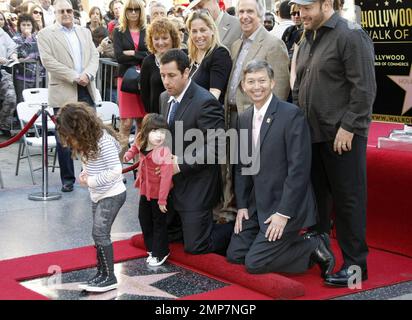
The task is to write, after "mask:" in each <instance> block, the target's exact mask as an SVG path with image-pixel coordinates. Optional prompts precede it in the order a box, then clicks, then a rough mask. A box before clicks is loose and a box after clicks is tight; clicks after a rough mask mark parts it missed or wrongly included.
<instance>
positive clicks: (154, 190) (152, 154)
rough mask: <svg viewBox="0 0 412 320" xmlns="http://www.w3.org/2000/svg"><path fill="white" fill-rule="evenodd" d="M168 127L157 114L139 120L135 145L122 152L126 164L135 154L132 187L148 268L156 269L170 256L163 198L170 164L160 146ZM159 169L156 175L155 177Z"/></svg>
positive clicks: (169, 182) (169, 183)
mask: <svg viewBox="0 0 412 320" xmlns="http://www.w3.org/2000/svg"><path fill="white" fill-rule="evenodd" d="M166 130H168V125H167V122H166V121H165V119H164V118H163V117H162V116H161V115H159V114H157V113H149V114H147V115H146V116H145V117H144V118H143V122H142V127H141V130H140V131H139V133H138V135H137V136H136V141H135V143H134V144H133V145H132V146H131V148H130V149H129V150H128V151H127V152H126V153H125V155H124V159H123V160H124V161H125V162H128V161H130V160H131V159H133V158H134V157H135V156H136V155H137V154H138V155H139V167H138V177H137V179H136V183H135V187H136V188H138V189H139V190H140V202H139V221H140V226H141V228H142V232H143V238H144V242H145V245H146V249H147V250H148V254H149V257H148V258H147V260H146V261H147V262H148V264H149V266H153V267H154V266H160V265H161V264H163V263H164V262H165V261H166V259H167V258H168V257H169V255H170V251H169V243H168V234H167V220H166V218H167V217H166V213H167V207H166V205H167V198H168V195H169V191H170V189H171V188H172V177H173V162H172V160H171V159H172V154H171V152H170V149H169V148H168V147H166V146H164V145H163V144H164V142H165V138H166ZM158 168H160V174H158V172H157V171H158V170H159V169H158Z"/></svg>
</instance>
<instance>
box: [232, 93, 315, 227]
mask: <svg viewBox="0 0 412 320" xmlns="http://www.w3.org/2000/svg"><path fill="white" fill-rule="evenodd" d="M253 112H254V108H253V107H250V108H248V109H247V110H245V112H243V113H242V114H240V115H239V120H238V121H239V122H238V129H239V130H240V129H243V130H247V131H244V132H247V133H248V135H247V139H242V137H241V138H240V139H239V140H240V148H241V150H249V151H250V150H252V144H253V142H252V122H253ZM249 154H250V152H249ZM257 154H259V155H260V158H259V159H257V160H256V161H255V163H256V164H258V167H256V168H255V170H252V171H253V174H246V172H244V171H242V169H243V170H245V169H248V170H250V169H251V167H250V166H249V164H246V163H240V164H238V165H236V170H235V195H236V203H237V207H238V209H242V208H247V209H250V208H254V207H255V206H256V209H257V212H258V220H259V225H260V229H261V230H263V233H264V232H265V231H266V229H267V227H268V224H264V221H265V220H266V219H267V218H269V217H270V216H271V215H272V214H274V213H276V212H279V213H280V214H283V215H285V216H288V217H290V218H291V219H290V220H289V221H288V223H287V225H286V228H285V232H290V231H297V230H300V229H302V228H304V227H309V226H312V225H314V224H315V223H316V202H315V197H314V193H313V190H312V185H311V181H310V172H311V160H312V144H311V140H310V132H309V126H308V124H307V121H306V119H305V116H304V114H303V112H302V110H300V109H299V108H298V107H297V106H295V105H293V104H290V103H287V102H283V101H281V100H279V99H278V98H276V97H275V96H273V98H272V101H271V102H270V104H269V107H268V109H267V111H266V114H265V116H264V118H263V122H262V126H261V129H260V150H259V152H257ZM239 158H240V159H242V158H243V159H244V158H245V157H241V156H239ZM249 173H251V172H249ZM250 211H253V210H250Z"/></svg>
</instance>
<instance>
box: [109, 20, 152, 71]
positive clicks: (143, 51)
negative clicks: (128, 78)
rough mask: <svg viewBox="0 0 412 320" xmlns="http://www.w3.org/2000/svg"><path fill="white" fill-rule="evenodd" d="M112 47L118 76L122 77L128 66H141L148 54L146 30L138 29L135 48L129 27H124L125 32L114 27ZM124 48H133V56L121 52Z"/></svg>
mask: <svg viewBox="0 0 412 320" xmlns="http://www.w3.org/2000/svg"><path fill="white" fill-rule="evenodd" d="M113 47H114V54H115V57H116V60H117V62H118V63H119V77H123V75H124V73H125V72H126V70H127V69H128V68H129V67H131V66H141V65H142V63H143V59H144V58H145V57H146V56H147V55H148V51H147V47H146V30H145V29H142V30H140V37H139V44H138V46H137V49H136V48H135V46H134V42H133V38H132V36H131V34H130V31H129V29H126V31H125V32H120V31H119V29H118V28H116V29H114V30H113ZM125 50H134V51H135V54H134V56H127V55H125V54H123V51H125Z"/></svg>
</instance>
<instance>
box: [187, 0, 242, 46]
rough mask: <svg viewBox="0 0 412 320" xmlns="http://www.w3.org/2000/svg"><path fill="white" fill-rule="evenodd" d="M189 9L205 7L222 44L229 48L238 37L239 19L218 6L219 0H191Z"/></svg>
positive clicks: (239, 31)
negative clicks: (214, 24)
mask: <svg viewBox="0 0 412 320" xmlns="http://www.w3.org/2000/svg"><path fill="white" fill-rule="evenodd" d="M187 8H188V9H189V10H190V9H194V10H198V9H205V10H207V11H209V13H210V15H211V16H212V18H213V20H214V21H215V23H216V26H217V30H218V31H219V37H220V41H221V42H222V44H223V45H224V46H225V47H226V48H227V49H228V50H230V48H231V47H232V44H233V42H235V41H236V40H237V39H239V38H240V35H241V30H240V23H239V19H238V18H236V17H233V16H231V15H230V14H228V13H227V12H225V11H222V10H221V9H220V7H219V0H191V1H190V4H189V6H188V7H187Z"/></svg>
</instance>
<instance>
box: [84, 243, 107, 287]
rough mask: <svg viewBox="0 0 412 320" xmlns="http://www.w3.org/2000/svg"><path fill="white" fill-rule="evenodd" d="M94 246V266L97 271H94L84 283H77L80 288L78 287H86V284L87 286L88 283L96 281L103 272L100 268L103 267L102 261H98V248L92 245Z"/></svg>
mask: <svg viewBox="0 0 412 320" xmlns="http://www.w3.org/2000/svg"><path fill="white" fill-rule="evenodd" d="M94 247H95V248H96V260H97V265H96V267H97V273H96V274H95V275H94V276H93V277H92V278H90V279H89V280H87V282H86V283H82V284H80V285H79V288H80V289H86V288H87V286H89V285H91V284H93V283H95V282H96V281H98V280H99V278H100V277H101V276H102V275H103V272H102V269H103V268H102V263H101V262H100V254H99V251H98V249H97V246H94Z"/></svg>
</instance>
